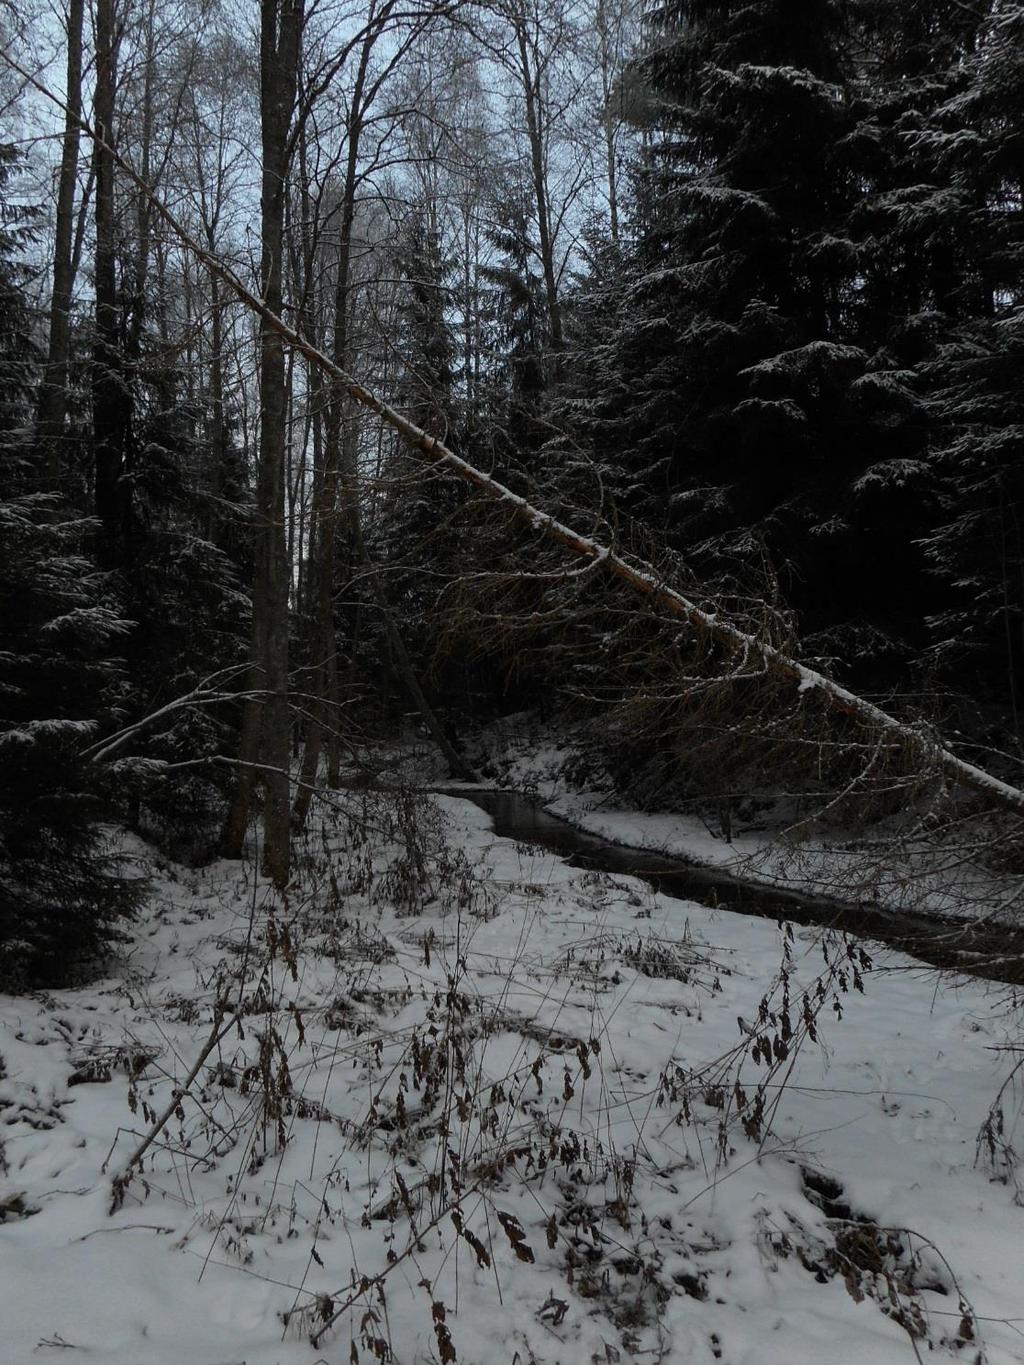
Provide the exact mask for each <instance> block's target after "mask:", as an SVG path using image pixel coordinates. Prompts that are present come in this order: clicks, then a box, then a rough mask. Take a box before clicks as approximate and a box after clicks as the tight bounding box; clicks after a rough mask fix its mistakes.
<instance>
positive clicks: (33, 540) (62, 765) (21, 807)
mask: <svg viewBox="0 0 1024 1365" xmlns="http://www.w3.org/2000/svg"><path fill="white" fill-rule="evenodd" d="M13 164H14V161H13V157H12V156H11V155H10V153H9V152H8V151H7V150H6V149H0V199H2V197H3V191H4V188H5V185H6V182H7V177H8V175H9V173H10V170H11V168H12V166H13ZM0 209H3V205H2V203H0ZM0 224H2V226H0V394H2V395H3V398H2V410H0V486H2V492H0V990H3V989H11V988H12V987H19V986H25V985H32V984H38V983H45V984H51V985H53V984H60V983H61V982H62V981H64V980H66V979H67V978H68V976H69V975H70V974H71V973H73V972H74V971H75V970H76V969H77V968H80V967H81V966H82V965H83V964H85V963H86V962H88V961H89V960H90V959H94V958H95V957H97V956H98V955H99V954H101V953H102V951H103V949H104V948H105V947H106V946H108V945H109V944H110V943H111V942H112V940H113V939H114V938H116V936H117V932H118V924H119V921H121V919H122V918H123V917H124V916H126V915H127V914H129V913H130V912H131V911H132V909H133V908H134V907H135V905H136V903H137V900H138V895H137V889H136V887H135V886H134V885H133V884H132V883H131V882H130V881H127V880H125V879H124V877H123V876H122V875H121V870H120V868H119V866H118V863H117V860H116V858H114V857H113V856H111V854H110V853H109V852H107V851H105V848H104V835H103V831H102V829H101V827H100V825H99V823H98V821H99V819H100V817H101V815H102V813H103V805H102V801H101V794H100V781H99V778H100V773H99V771H98V770H97V769H95V768H94V767H93V766H92V765H91V764H90V762H89V760H88V758H87V757H85V756H84V752H83V751H84V750H85V749H86V747H87V746H88V745H89V743H90V741H93V740H95V738H96V737H97V734H98V733H99V732H100V731H101V729H102V727H103V726H104V725H105V724H109V723H110V722H111V719H112V718H113V716H114V715H115V714H116V707H117V705H118V702H119V698H120V693H121V690H122V687H123V672H122V669H121V667H120V664H119V663H118V661H117V659H116V657H115V655H116V652H117V651H118V649H119V648H120V646H121V644H122V642H123V637H124V634H125V632H126V631H127V629H128V628H129V627H128V623H127V622H125V621H124V620H123V619H122V618H121V616H120V614H119V612H118V611H117V610H116V608H115V607H114V606H113V604H112V602H111V598H110V587H109V580H108V578H107V577H106V576H105V575H103V574H101V573H99V572H98V571H97V570H96V568H95V566H94V564H92V563H91V561H90V559H89V557H88V546H89V543H90V539H91V538H92V537H93V535H94V533H95V523H93V522H91V521H89V520H88V519H83V518H81V517H80V516H78V515H76V514H75V513H74V512H73V511H72V510H71V509H70V508H69V507H67V506H66V505H65V504H63V503H62V501H61V500H60V498H59V497H57V496H56V495H54V494H49V493H46V492H43V491H40V485H41V483H42V481H43V480H42V475H41V471H40V470H39V468H37V467H36V466H35V465H34V463H33V457H32V454H31V451H30V442H29V440H28V434H27V433H28V424H29V417H30V412H31V406H30V384H31V381H32V379H33V377H34V365H35V361H36V358H37V357H36V352H35V346H34V344H33V337H32V329H31V326H30V320H29V316H28V313H27V310H26V307H25V304H24V300H23V295H22V290H21V282H20V270H19V266H18V252H19V249H20V248H21V247H22V245H23V244H24V242H25V237H26V234H27V233H28V232H29V231H30V227H31V224H30V222H29V221H28V220H27V219H26V215H25V214H23V213H22V214H18V213H16V212H14V211H13V210H12V209H11V208H10V207H7V208H6V210H4V211H0Z"/></svg>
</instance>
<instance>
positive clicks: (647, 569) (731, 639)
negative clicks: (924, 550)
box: [3, 54, 1024, 815]
mask: <svg viewBox="0 0 1024 1365" xmlns="http://www.w3.org/2000/svg"><path fill="white" fill-rule="evenodd" d="M3 55H4V57H5V60H6V61H7V63H8V64H9V65H10V66H11V67H12V68H13V69H14V70H15V71H17V72H18V74H19V75H21V76H22V77H23V78H24V79H25V80H27V81H28V82H29V83H30V84H31V85H33V86H34V88H35V89H36V90H38V91H39V92H40V93H41V94H42V95H43V96H44V97H45V98H46V99H48V100H49V101H51V102H52V103H53V104H55V105H56V106H57V107H58V108H59V109H61V110H62V111H64V112H65V114H66V113H68V110H67V108H66V106H65V104H64V103H63V101H62V100H61V99H60V98H59V97H58V96H56V95H54V94H53V93H52V92H51V91H50V90H48V89H47V88H46V87H45V86H44V85H43V84H42V82H40V81H39V80H37V78H36V77H34V76H32V75H31V74H30V73H29V72H27V71H25V70H24V69H23V68H21V67H20V66H18V65H17V63H15V62H14V61H13V59H12V58H11V57H10V56H8V55H7V54H3ZM79 121H80V123H81V126H82V130H83V132H85V133H86V135H87V136H88V137H90V138H91V139H92V140H93V142H94V143H96V144H97V145H99V146H102V148H103V150H104V151H105V152H107V153H108V154H110V155H112V156H113V158H114V160H115V162H116V163H117V164H118V165H119V166H120V168H121V170H122V171H123V172H124V174H125V175H127V176H128V177H129V179H130V180H131V181H132V182H133V184H135V186H136V187H137V188H138V189H140V190H141V191H142V192H143V193H145V194H146V195H148V196H149V198H150V200H151V201H152V204H153V207H154V209H155V211H156V213H157V214H158V215H159V216H160V217H161V218H162V219H163V221H164V222H165V223H166V224H167V226H168V227H169V228H170V229H171V231H172V232H173V233H174V234H175V236H176V237H177V238H178V239H179V241H180V242H181V243H182V245H183V246H184V247H185V248H186V250H188V251H189V252H191V253H192V254H193V255H194V256H195V257H196V258H197V259H198V260H200V261H202V262H203V264H204V265H205V266H206V267H207V269H208V270H210V272H211V273H212V274H214V275H216V276H217V277H218V278H220V279H221V280H223V282H224V283H225V284H226V285H227V286H228V288H229V289H231V291H232V292H233V293H234V294H235V296H236V297H237V298H238V299H239V300H240V301H241V302H242V303H243V304H245V305H246V307H247V308H250V309H251V310H252V311H253V312H254V313H255V314H256V315H257V316H258V317H259V318H260V319H261V321H262V323H263V325H264V327H266V328H270V329H272V330H274V331H276V332H277V333H278V334H279V335H280V337H281V338H282V340H283V341H285V342H287V344H288V345H289V346H291V347H293V348H294V349H295V350H296V351H298V352H299V353H300V354H301V355H303V356H304V357H305V358H306V359H307V360H308V361H309V362H310V363H311V364H312V365H315V366H316V367H318V368H319V369H321V370H323V371H324V372H325V373H326V374H328V375H330V377H331V378H332V379H333V381H334V382H335V384H336V385H338V386H340V387H342V388H344V389H345V391H346V392H347V393H348V394H349V395H350V396H351V397H352V398H353V399H354V400H355V401H356V402H357V403H359V404H361V405H362V406H363V407H365V408H368V409H369V410H370V411H371V412H373V413H376V415H377V416H378V417H379V418H380V419H381V421H383V422H384V423H386V424H387V425H388V426H389V427H391V428H392V429H393V430H394V431H397V432H398V433H399V434H400V435H401V436H403V437H404V438H405V439H406V440H407V441H408V442H409V444H410V445H411V446H412V447H413V448H414V449H416V450H418V451H420V452H421V454H423V455H424V456H426V458H427V459H429V460H431V461H433V462H434V463H435V464H438V465H441V466H443V467H445V468H447V469H450V470H451V471H452V472H453V473H455V474H457V475H458V476H459V477H460V478H462V479H464V480H465V481H466V482H467V483H470V484H472V485H473V486H474V487H475V488H478V489H479V490H480V492H481V493H483V494H484V495H485V496H487V497H488V498H490V499H492V500H493V501H494V502H497V503H500V504H501V505H502V506H503V507H505V508H506V509H507V510H508V511H509V512H510V513H511V514H512V515H513V516H514V517H516V518H517V519H518V520H519V521H521V522H523V523H525V524H526V525H528V526H531V527H532V528H533V529H534V530H535V531H536V532H537V533H538V535H541V536H543V537H544V538H545V539H547V540H549V541H552V542H554V543H556V544H559V545H562V546H564V547H565V548H566V549H567V550H570V551H571V552H572V553H573V554H576V555H581V556H582V557H583V558H585V559H589V560H591V561H596V563H597V564H599V565H600V566H601V567H602V568H603V569H604V570H605V572H606V573H608V574H609V575H610V576H611V577H612V578H615V579H617V580H619V581H620V582H622V583H624V584H626V586H627V587H629V588H630V589H632V590H633V591H634V592H636V593H638V594H639V595H641V596H643V597H644V598H646V599H647V600H648V601H651V602H653V603H655V604H656V605H657V606H659V607H661V608H663V609H664V610H666V611H668V612H670V613H671V614H672V615H674V616H677V617H679V618H681V619H682V620H684V621H685V622H687V624H688V625H690V626H691V627H693V628H694V629H695V630H697V631H700V632H701V633H702V634H704V635H705V636H706V637H707V638H709V639H711V640H713V641H715V642H716V643H718V644H719V645H721V646H723V647H724V648H726V649H727V650H729V651H731V652H735V653H737V654H741V655H743V656H745V657H746V658H748V659H751V660H758V661H759V662H760V664H761V665H762V666H763V668H764V669H765V671H766V672H767V673H769V674H770V675H771V676H773V677H776V678H779V679H781V680H783V681H786V682H790V683H792V684H793V685H794V686H795V687H796V688H797V689H799V690H800V691H809V690H811V689H814V690H815V691H816V692H817V693H818V695H819V696H820V697H821V698H822V699H823V700H824V702H825V704H826V705H827V706H828V707H829V708H830V709H831V710H834V711H837V712H839V713H841V714H844V715H847V716H850V717H851V718H853V719H854V720H857V721H860V722H862V723H864V724H866V725H869V726H872V727H875V728H876V729H877V730H878V731H879V732H880V733H882V734H886V735H891V736H892V737H893V739H894V740H896V741H897V742H898V743H899V744H900V745H901V746H903V747H905V748H906V750H907V751H908V752H910V753H911V754H913V755H916V756H918V757H919V758H920V760H921V761H922V763H924V764H926V765H929V766H931V767H932V768H933V769H935V770H937V771H938V772H941V773H942V775H943V776H944V777H945V778H946V780H947V781H949V782H950V783H952V784H953V785H955V786H959V787H966V788H968V789H969V790H971V791H974V792H977V793H978V794H979V795H981V796H983V797H984V798H985V799H986V800H987V801H988V802H990V803H991V804H992V805H993V806H996V807H998V808H1000V809H1003V810H1007V811H1011V812H1013V813H1014V814H1017V815H1024V791H1022V790H1021V789H1020V788H1019V787H1014V786H1012V785H1011V784H1010V783H1008V782H1004V781H1002V780H1001V779H1000V778H997V777H994V776H993V775H992V774H991V773H987V772H985V770H984V769H982V768H979V767H977V766H976V765H975V764H973V763H968V762H966V761H965V760H964V759H962V758H959V757H958V756H957V755H956V754H955V753H953V752H952V750H950V749H947V748H946V747H945V746H944V745H943V744H941V743H940V742H939V741H937V740H935V739H934V738H933V737H932V736H931V735H930V734H928V733H927V731H926V730H924V729H918V728H915V727H914V726H912V725H908V724H907V723H906V722H904V721H900V720H898V719H897V718H896V717H895V716H891V715H890V714H889V713H888V712H887V711H883V710H882V709H881V707H878V706H875V705H874V703H872V702H869V701H866V700H865V699H864V698H863V697H858V696H857V695H856V694H855V693H853V692H850V691H848V690H847V689H846V688H844V687H841V686H839V684H838V683H835V682H833V681H832V679H831V678H828V677H826V676H825V675H824V674H823V673H819V672H817V671H816V670H815V669H812V668H808V667H806V665H804V664H801V663H799V662H798V661H797V660H795V659H792V658H790V657H789V655H787V654H784V653H782V651H781V650H778V649H776V648H775V647H774V646H773V645H770V644H767V643H765V642H764V641H761V640H758V639H757V638H756V637H755V636H753V635H749V634H748V633H747V632H746V631H743V630H740V629H739V627H738V626H735V625H733V624H732V623H731V622H730V621H727V620H723V619H721V618H720V617H719V616H718V615H717V614H716V613H715V612H710V611H707V610H705V609H704V608H702V607H699V606H698V605H697V604H696V603H695V602H692V601H691V600H690V599H689V598H688V597H686V596H685V595H684V594H683V593H682V592H679V591H678V590H677V589H675V588H673V587H671V586H670V585H668V584H667V583H665V582H663V581H662V579H661V578H660V576H659V574H658V572H657V570H656V569H655V568H654V567H653V566H652V565H650V564H647V563H644V562H643V561H640V560H633V559H631V558H630V559H627V558H625V557H624V556H622V555H620V554H618V553H617V552H616V551H615V550H613V549H612V548H611V547H610V546H607V545H601V544H599V543H598V542H596V541H594V540H592V539H590V538H589V537H587V536H584V535H581V534H580V533H579V532H578V531H574V530H573V529H572V527H570V526H566V525H565V524H564V523H563V522H561V521H559V520H558V519H557V518H556V517H553V516H551V515H550V513H548V512H544V511H542V510H541V509H540V508H538V507H534V506H533V504H532V503H530V502H528V501H527V500H526V499H525V498H523V497H521V496H520V495H519V494H517V493H514V492H513V491H512V490H511V489H510V488H507V487H505V485H504V484H502V483H499V482H498V480H497V479H494V478H492V477H491V475H489V474H487V473H485V472H484V471H483V470H480V469H477V468H476V467H475V466H474V465H471V464H470V463H469V462H468V461H466V460H464V459H462V457H461V456H460V455H457V454H456V453H455V452H454V451H453V450H449V448H448V447H447V446H446V445H444V443H443V442H441V441H439V440H438V439H437V438H436V437H435V436H431V435H429V434H428V433H427V432H426V431H424V430H423V429H422V428H421V427H418V426H417V425H416V424H415V423H414V422H411V421H409V419H408V418H407V417H404V416H403V415H402V414H401V413H400V412H398V411H397V410H396V409H395V408H393V407H391V405H390V404H389V403H387V402H385V401H384V400H383V399H382V398H378V397H377V395H376V394H374V393H372V392H371V391H370V390H369V389H367V388H366V387H365V386H364V385H362V384H360V383H359V382H358V381H357V380H356V379H354V378H353V377H352V376H351V375H350V374H348V373H347V372H346V371H345V370H343V369H342V368H341V367H340V366H339V365H337V364H335V362H334V361H333V360H332V359H331V358H330V357H329V356H327V355H325V354H324V352H323V351H321V350H319V349H318V348H317V347H316V346H314V345H312V343H311V342H309V341H307V340H306V339H305V338H304V337H303V336H302V335H301V334H300V333H299V332H298V331H296V329H295V328H294V327H291V326H289V324H288V323H287V322H285V321H284V319H283V318H281V317H279V316H278V315H277V314H276V313H274V312H273V311H272V310H271V309H270V308H268V307H267V305H266V303H265V302H264V301H263V300H262V299H259V298H257V296H256V295H255V294H253V292H252V291H251V290H250V289H248V288H247V287H246V286H245V284H244V283H243V282H242V281H241V280H240V279H239V278H238V276H237V275H236V274H235V272H234V271H233V270H232V269H231V267H230V266H229V265H227V264H225V263H224V262H223V261H221V260H219V259H218V258H217V257H216V256H214V255H213V253H212V252H210V251H208V250H206V248H204V247H203V246H202V245H201V244H200V243H199V242H197V241H195V240H194V238H193V237H192V236H191V234H190V233H189V232H188V230H187V229H186V228H185V227H184V226H183V225H182V224H181V223H180V222H179V221H178V220H177V218H176V217H175V216H174V214H173V213H172V212H171V210H170V209H169V208H168V207H167V206H166V204H164V202H163V201H162V200H161V199H160V197H159V196H158V195H157V194H156V193H155V192H154V191H153V190H152V189H151V187H150V186H149V185H148V184H146V183H145V182H144V181H143V179H142V177H141V176H139V175H138V173H137V172H136V171H135V170H134V169H133V168H132V167H131V165H130V164H129V163H128V162H127V161H125V160H124V159H123V158H121V157H120V156H118V155H117V153H116V151H114V149H113V148H111V147H108V146H107V145H106V144H105V143H103V142H102V139H100V137H99V136H98V134H97V133H96V132H95V131H94V129H93V128H92V127H91V126H90V124H89V123H88V121H87V120H86V119H84V118H82V119H80V120H79Z"/></svg>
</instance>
